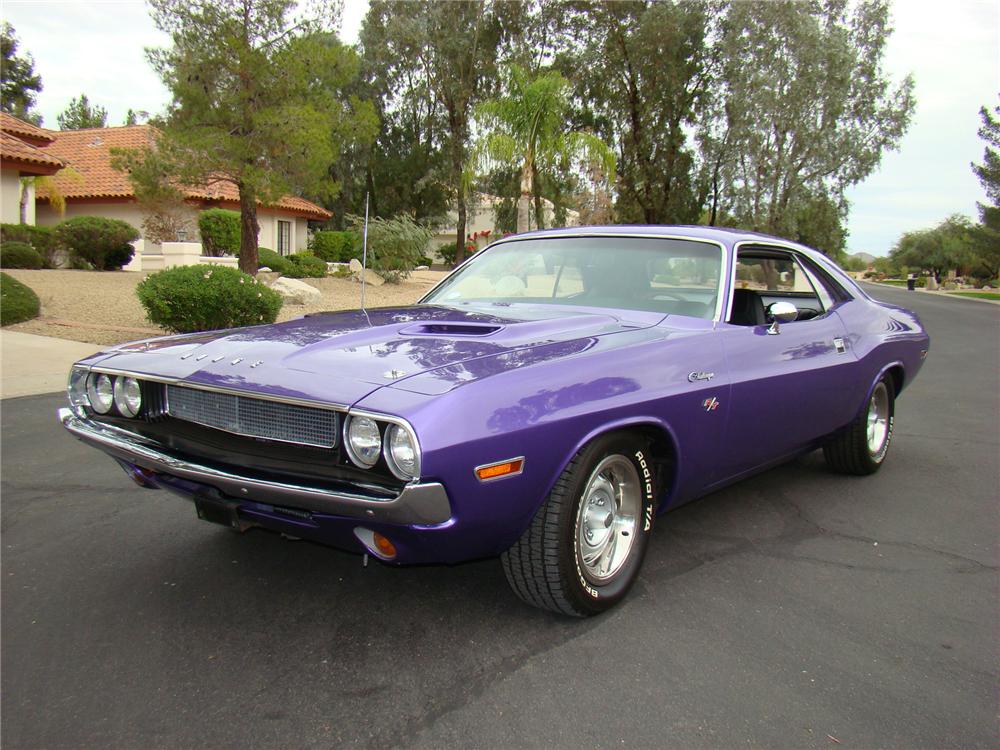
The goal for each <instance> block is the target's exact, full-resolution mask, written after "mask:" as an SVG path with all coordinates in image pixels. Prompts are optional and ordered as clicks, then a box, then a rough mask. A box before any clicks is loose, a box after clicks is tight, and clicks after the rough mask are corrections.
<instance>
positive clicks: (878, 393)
mask: <svg viewBox="0 0 1000 750" xmlns="http://www.w3.org/2000/svg"><path fill="white" fill-rule="evenodd" d="M895 402H896V389H895V387H894V386H893V382H892V378H891V377H890V376H889V375H883V376H882V378H881V379H880V380H879V381H878V382H877V383H876V384H875V387H874V388H873V389H872V395H871V397H870V398H869V399H868V407H867V408H866V409H865V410H864V412H862V413H861V414H860V415H858V418H857V419H855V420H854V422H852V423H851V425H850V427H848V428H847V429H846V430H844V431H843V432H842V433H840V434H839V435H837V436H835V437H834V438H832V439H831V440H830V441H829V442H828V443H827V444H826V445H824V446H823V456H824V457H825V458H826V462H827V464H829V465H830V468H832V469H833V470H834V471H839V472H840V473H842V474H856V475H859V476H863V475H866V474H874V473H875V472H876V471H878V470H879V467H881V466H882V462H883V461H885V457H886V454H887V453H888V452H889V444H890V443H891V442H892V428H893V419H894V415H895Z"/></svg>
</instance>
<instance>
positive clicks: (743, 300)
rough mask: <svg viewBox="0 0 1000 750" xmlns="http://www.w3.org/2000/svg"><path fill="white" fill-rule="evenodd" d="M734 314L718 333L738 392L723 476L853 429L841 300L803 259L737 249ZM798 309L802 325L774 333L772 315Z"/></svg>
mask: <svg viewBox="0 0 1000 750" xmlns="http://www.w3.org/2000/svg"><path fill="white" fill-rule="evenodd" d="M735 271H736V283H735V289H734V290H733V291H732V292H731V299H730V307H729V310H730V312H729V314H728V315H727V318H726V322H725V323H722V324H721V325H720V326H719V333H720V336H721V340H722V342H723V348H724V351H725V355H726V360H727V363H728V366H729V372H730V380H731V389H730V395H729V400H730V403H729V420H728V424H727V430H726V440H725V442H726V446H727V451H726V453H725V457H724V459H723V461H724V464H725V470H724V473H725V474H726V475H727V476H728V477H730V478H731V477H734V476H737V475H740V474H742V473H745V472H748V471H752V470H754V469H756V468H758V467H761V466H764V465H766V464H769V463H773V462H776V461H778V460H780V459H782V458H784V457H787V456H789V455H791V454H794V453H795V452H797V451H799V450H801V449H802V448H804V447H806V446H808V445H809V444H810V443H812V442H814V441H815V440H816V439H817V438H819V437H821V436H823V435H826V434H828V433H830V432H832V431H834V430H836V429H837V428H838V427H840V426H842V425H843V424H845V423H846V422H847V421H849V416H848V411H849V404H850V403H851V402H850V399H849V398H848V395H849V392H850V383H851V378H850V377H849V376H848V375H849V373H850V369H851V365H852V364H853V363H854V361H855V358H854V355H853V352H852V351H851V350H850V344H849V339H848V336H847V331H846V329H845V328H844V325H843V322H842V321H841V320H840V318H839V317H838V316H837V315H836V314H835V313H834V312H833V311H832V308H833V307H835V304H836V300H835V299H832V298H831V296H830V294H829V293H828V291H827V290H824V289H822V288H821V289H820V291H817V287H821V282H820V281H819V280H818V279H817V278H816V277H815V276H812V275H811V274H810V273H809V272H807V270H806V266H805V265H804V264H803V261H802V259H801V258H799V257H797V255H796V253H794V252H793V251H791V250H787V249H783V248H775V247H770V246H762V245H748V246H745V247H742V248H741V247H739V246H738V247H737V258H736V269H735ZM779 301H786V302H790V303H792V304H794V305H795V306H796V308H797V309H798V311H799V315H800V319H797V320H795V321H793V322H788V323H780V324H776V325H772V321H771V320H770V317H769V315H768V307H770V306H771V305H773V304H774V303H775V302H779Z"/></svg>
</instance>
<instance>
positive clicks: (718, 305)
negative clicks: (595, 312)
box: [417, 232, 735, 323]
mask: <svg viewBox="0 0 1000 750" xmlns="http://www.w3.org/2000/svg"><path fill="white" fill-rule="evenodd" d="M581 237H622V238H625V239H628V238H630V237H632V238H638V239H647V240H684V241H686V242H701V243H702V244H705V245H715V246H716V247H717V248H719V250H720V251H721V252H722V267H721V268H720V269H719V283H718V287H717V290H716V300H715V314H714V316H713V317H712V320H713V321H714V322H716V323H718V322H720V320H721V318H720V317H719V316H720V314H721V311H722V300H723V298H724V297H725V296H726V295H725V287H724V285H723V283H722V280H723V279H724V278H726V275H727V273H728V272H729V252H728V248H727V247H726V245H725V243H723V242H720V241H719V240H709V239H705V238H704V237H685V236H684V235H679V234H651V233H647V232H572V233H569V232H544V233H540V234H539V233H532V234H531V236H530V237H529V236H527V235H517V234H515V235H511V236H510V237H504V238H503V239H500V240H497V241H496V242H492V243H490V244H489V245H487V246H486V247H484V248H483V249H482V250H480V251H479V252H477V253H475V254H473V255H470V256H469V257H468V258H466V259H465V260H464V261H463V262H462V265H460V266H456V267H455V268H453V269H452V271H451V273H449V274H448V275H447V276H445V277H444V278H443V279H441V281H439V282H438V283H437V284H435V285H434V286H433V287H431V289H430V290H429V291H428V292H427V293H426V294H425V295H424V296H423V297H421V298H420V299H419V300H418V301H417V304H425V303H424V300H425V299H427V298H428V297H429V296H431V295H432V294H434V292H436V291H437V288H438V287H439V286H441V285H442V284H444V283H445V282H446V281H447V280H448V279H450V278H451V277H452V275H453V274H455V273H457V272H458V271H459V270H461V269H462V268H464V267H465V266H466V264H467V263H469V262H470V261H471V260H472V259H473V258H478V257H480V256H481V255H482V254H483V253H485V252H486V251H487V250H489V249H490V248H492V247H496V246H497V245H506V244H507V243H510V242H530V241H532V240H548V239H553V238H556V239H568V238H574V239H576V238H581ZM734 255H735V251H734ZM733 266H734V268H735V263H734V264H733ZM734 273H735V272H734ZM426 304H433V303H430V302H428V303H426ZM609 309H611V308H609ZM727 317H728V315H727Z"/></svg>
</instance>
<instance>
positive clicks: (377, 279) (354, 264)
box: [348, 258, 385, 286]
mask: <svg viewBox="0 0 1000 750" xmlns="http://www.w3.org/2000/svg"><path fill="white" fill-rule="evenodd" d="M348 267H349V268H350V269H351V273H352V274H353V275H354V280H355V281H357V282H360V281H361V271H362V270H364V271H365V284H371V285H372V286H382V285H383V284H384V283H385V279H383V278H382V277H381V276H379V275H378V274H377V273H375V272H374V271H373V270H372V269H370V268H369V269H366V270H365V269H362V266H361V261H360V260H358V259H357V258H351V262H350V264H349V266H348Z"/></svg>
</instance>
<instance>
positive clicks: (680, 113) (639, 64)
mask: <svg viewBox="0 0 1000 750" xmlns="http://www.w3.org/2000/svg"><path fill="white" fill-rule="evenodd" d="M575 7H576V8H577V12H576V14H575V15H573V16H572V17H571V19H570V20H569V21H568V24H569V26H570V27H571V28H572V29H573V31H572V36H573V37H574V40H573V42H572V43H571V46H570V47H569V48H568V50H567V51H566V52H564V53H563V54H561V55H560V57H559V58H557V66H558V67H560V68H561V69H562V70H563V71H564V72H566V74H567V75H569V76H571V77H572V78H573V79H574V80H576V81H577V83H578V85H577V94H578V97H579V100H580V102H582V103H583V108H584V111H583V113H582V115H581V119H582V121H583V122H584V123H587V124H592V125H593V127H594V129H595V131H596V132H597V133H598V135H600V136H601V138H602V139H603V140H604V141H605V142H607V143H613V144H615V146H616V148H617V162H618V170H617V177H618V181H617V190H618V195H619V197H618V202H617V213H618V216H619V219H620V220H622V221H629V222H644V223H651V224H661V223H693V222H695V221H697V219H698V215H699V213H700V208H701V202H702V200H701V196H700V195H698V194H697V191H696V190H695V186H694V179H693V171H694V154H693V153H692V151H691V149H690V148H688V146H687V135H686V128H689V127H690V126H693V125H694V123H695V120H696V113H697V112H698V110H699V109H702V108H704V104H705V101H706V99H707V97H708V91H709V88H710V83H711V78H710V76H709V63H710V60H709V55H710V52H711V49H710V47H709V45H708V44H707V42H706V27H707V23H708V21H707V17H708V10H707V4H706V3H705V2H698V1H695V2H673V1H672V0H666V1H665V2H657V3H649V2H639V1H636V0H629V1H627V2H613V3H605V2H596V1H595V2H582V3H577V4H576V5H575ZM577 49H579V51H578V52H577V51H576V50H577Z"/></svg>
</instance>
